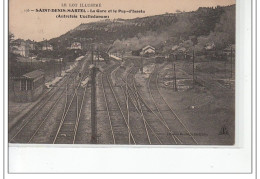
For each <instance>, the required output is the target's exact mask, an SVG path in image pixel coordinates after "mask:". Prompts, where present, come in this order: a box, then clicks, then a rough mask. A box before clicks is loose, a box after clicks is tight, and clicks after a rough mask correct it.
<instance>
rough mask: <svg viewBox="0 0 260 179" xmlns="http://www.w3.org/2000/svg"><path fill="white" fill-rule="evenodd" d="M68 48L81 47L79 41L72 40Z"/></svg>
mask: <svg viewBox="0 0 260 179" xmlns="http://www.w3.org/2000/svg"><path fill="white" fill-rule="evenodd" d="M70 49H82V47H81V43H79V42H73V43H72V44H71V46H70Z"/></svg>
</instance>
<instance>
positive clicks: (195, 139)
mask: <svg viewBox="0 0 260 179" xmlns="http://www.w3.org/2000/svg"><path fill="white" fill-rule="evenodd" d="M158 77H159V74H158V73H157V75H156V87H157V90H158V92H159V94H160V96H161V97H162V99H163V100H164V102H165V103H166V104H167V106H168V107H169V109H170V111H171V112H172V114H173V115H174V116H175V117H176V119H177V120H178V121H179V122H180V123H181V125H182V126H183V127H184V128H185V130H186V131H187V132H188V134H189V135H190V137H191V138H192V139H193V141H194V142H195V143H196V144H198V142H197V141H196V139H195V138H194V137H193V135H192V134H191V132H190V131H189V130H188V128H187V127H186V126H185V125H184V123H183V122H182V121H181V119H180V118H179V117H178V116H177V114H176V113H175V112H174V111H173V109H172V108H171V107H170V105H169V104H168V102H167V101H166V100H165V98H164V97H163V95H162V94H161V92H160V90H159V87H158Z"/></svg>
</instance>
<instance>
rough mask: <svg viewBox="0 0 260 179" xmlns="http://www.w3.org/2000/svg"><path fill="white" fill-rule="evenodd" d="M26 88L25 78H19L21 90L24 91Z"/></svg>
mask: <svg viewBox="0 0 260 179" xmlns="http://www.w3.org/2000/svg"><path fill="white" fill-rule="evenodd" d="M25 90H26V80H25V79H22V80H21V91H25Z"/></svg>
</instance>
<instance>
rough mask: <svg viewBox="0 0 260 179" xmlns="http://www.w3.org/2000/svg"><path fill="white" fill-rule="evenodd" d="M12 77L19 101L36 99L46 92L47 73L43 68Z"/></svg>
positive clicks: (15, 94) (14, 91)
mask: <svg viewBox="0 0 260 179" xmlns="http://www.w3.org/2000/svg"><path fill="white" fill-rule="evenodd" d="M11 79H12V80H13V93H14V97H15V101H17V102H32V101H35V100H36V99H37V98H38V97H39V96H40V95H41V94H42V93H43V92H44V83H45V74H44V72H43V71H41V70H35V71H32V72H29V73H26V74H24V75H22V76H21V77H13V78H11Z"/></svg>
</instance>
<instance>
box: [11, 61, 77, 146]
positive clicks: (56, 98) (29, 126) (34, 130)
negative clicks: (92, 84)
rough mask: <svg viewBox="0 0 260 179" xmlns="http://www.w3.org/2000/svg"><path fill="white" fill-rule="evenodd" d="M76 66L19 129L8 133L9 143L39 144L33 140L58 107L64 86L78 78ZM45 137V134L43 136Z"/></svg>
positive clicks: (64, 89)
mask: <svg viewBox="0 0 260 179" xmlns="http://www.w3.org/2000/svg"><path fill="white" fill-rule="evenodd" d="M79 66H80V65H78V66H77V67H76V68H75V69H74V70H73V72H71V73H70V75H69V76H67V77H65V78H64V80H62V82H61V84H59V86H58V87H57V88H56V89H55V90H51V91H52V92H53V93H51V94H50V96H48V97H46V100H44V101H43V102H42V104H40V106H39V107H37V108H35V110H34V111H33V113H32V114H29V115H27V116H28V118H26V119H25V120H24V121H25V122H23V123H22V124H21V125H20V126H19V128H18V127H17V129H16V130H12V131H10V134H9V136H12V137H10V140H9V142H11V143H12V142H14V143H39V142H41V141H38V140H34V139H35V136H37V134H38V132H39V131H40V129H41V128H42V126H43V125H44V124H45V122H46V120H47V119H48V118H50V117H51V116H52V113H53V111H54V110H55V109H56V106H57V105H59V102H60V101H61V99H63V98H64V94H65V91H66V87H65V86H66V84H67V83H72V81H73V80H74V78H75V77H76V76H78V72H77V71H79ZM45 135H46V134H45Z"/></svg>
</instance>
